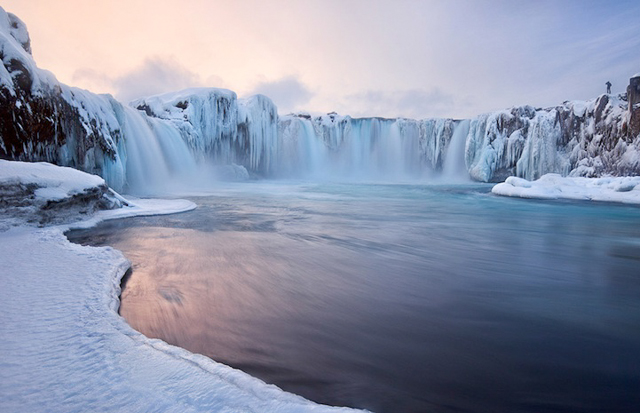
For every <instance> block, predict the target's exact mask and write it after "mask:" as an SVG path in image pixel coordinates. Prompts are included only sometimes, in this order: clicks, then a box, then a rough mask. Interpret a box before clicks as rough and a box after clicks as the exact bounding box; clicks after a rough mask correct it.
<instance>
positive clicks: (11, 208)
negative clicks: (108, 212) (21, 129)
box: [0, 160, 128, 229]
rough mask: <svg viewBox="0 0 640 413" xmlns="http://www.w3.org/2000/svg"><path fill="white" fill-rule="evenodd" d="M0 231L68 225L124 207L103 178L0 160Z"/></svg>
mask: <svg viewBox="0 0 640 413" xmlns="http://www.w3.org/2000/svg"><path fill="white" fill-rule="evenodd" d="M0 195H1V198H0V211H1V212H2V219H1V220H0V221H1V222H0V228H5V229H6V228H7V227H9V226H11V225H14V224H21V223H22V221H23V220H26V221H27V222H28V223H36V224H39V225H44V224H50V223H61V222H70V221H72V220H76V221H77V220H78V219H81V218H82V217H83V216H84V217H87V216H89V215H91V214H93V213H94V212H96V211H98V210H105V209H114V208H121V207H123V206H127V205H128V203H127V202H126V201H125V200H124V198H122V197H121V196H120V195H118V194H117V193H115V192H113V191H112V190H111V189H109V188H108V187H107V184H106V183H105V181H104V179H102V178H100V177H99V176H96V175H90V174H87V173H84V172H81V171H78V170H77V169H73V168H66V167H60V166H56V165H52V164H49V163H44V162H43V163H27V162H18V161H5V160H0Z"/></svg>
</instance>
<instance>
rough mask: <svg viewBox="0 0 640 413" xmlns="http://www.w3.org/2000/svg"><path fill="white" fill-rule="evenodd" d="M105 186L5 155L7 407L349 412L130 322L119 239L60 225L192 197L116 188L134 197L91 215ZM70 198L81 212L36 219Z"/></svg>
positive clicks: (1, 178) (1, 376) (164, 207)
mask: <svg viewBox="0 0 640 413" xmlns="http://www.w3.org/2000/svg"><path fill="white" fill-rule="evenodd" d="M16 168H18V169H20V171H19V173H16ZM103 183H104V181H103V180H102V179H101V178H97V177H95V176H92V175H87V174H84V173H82V172H78V171H75V170H72V169H69V168H58V167H54V166H51V165H48V164H20V163H6V162H2V164H0V188H2V191H3V193H5V192H7V191H9V192H11V193H14V194H16V197H14V198H11V199H13V201H12V202H13V203H12V204H9V203H8V202H6V201H5V199H9V197H7V198H4V197H3V203H2V204H0V208H1V209H2V211H1V212H2V218H3V219H2V221H3V225H2V226H1V227H0V262H2V267H3V271H2V272H0V283H1V285H2V286H3V288H2V291H1V293H0V294H2V303H1V305H2V308H3V311H2V315H1V316H0V317H1V319H0V337H2V340H0V354H2V358H1V359H0V394H2V397H0V411H3V412H38V411H65V412H74V411H77V412H85V411H105V412H106V411H131V412H138V411H139V412H142V411H145V412H148V411H162V412H169V411H175V412H192V411H216V412H302V411H309V412H310V411H313V412H321V411H351V410H350V409H343V408H333V407H327V406H320V405H317V404H314V403H312V402H310V401H307V400H305V399H303V398H301V397H299V396H296V395H293V394H289V393H285V392H283V391H281V390H280V389H278V388H277V387H275V386H270V385H267V384H265V383H263V382H262V381H260V380H258V379H255V378H253V377H250V376H249V375H247V374H245V373H243V372H241V371H238V370H235V369H232V368H230V367H228V366H225V365H222V364H219V363H216V362H214V361H212V360H210V359H209V358H206V357H204V356H199V355H195V354H192V353H190V352H188V351H186V350H183V349H181V348H177V347H174V346H170V345H168V344H166V343H165V342H163V341H160V340H152V339H148V338H147V337H145V336H143V335H142V334H140V333H138V332H136V331H134V330H133V329H132V328H131V327H130V326H129V325H128V324H127V323H126V322H125V321H124V320H123V319H122V318H121V317H120V316H119V315H118V313H117V310H118V305H119V300H118V296H119V294H120V279H121V277H122V276H123V274H124V273H125V271H126V270H127V268H128V267H129V262H128V261H127V259H126V258H125V257H124V256H123V255H122V254H121V253H120V252H119V251H116V250H114V249H113V248H108V247H107V248H93V247H83V246H80V245H76V244H72V243H70V242H69V241H68V240H67V239H66V237H65V236H64V231H66V230H68V229H70V228H77V227H87V226H91V225H95V224H96V223H98V222H100V221H102V220H105V219H113V218H120V217H125V216H134V215H150V214H163V213H175V212H181V211H187V210H190V209H193V208H194V207H195V205H194V204H193V203H191V202H189V201H184V200H167V201H161V200H136V201H134V202H132V203H131V202H127V201H126V200H124V199H121V198H119V197H118V196H117V195H116V194H113V193H110V192H109V194H110V195H108V196H110V197H112V199H116V200H118V201H119V202H120V203H125V202H126V203H128V204H130V205H131V206H124V207H123V206H120V207H118V205H115V204H109V205H106V207H114V206H115V207H116V208H115V209H108V210H102V211H97V212H94V210H95V208H97V209H100V208H98V207H96V204H95V202H97V201H96V200H99V199H101V197H102V196H103V195H105V194H107V193H108V191H107V190H105V188H102V184H103ZM89 195H90V196H89ZM89 198H91V199H89ZM70 200H73V202H71V201H70ZM65 201H69V202H65ZM52 202H53V203H52ZM114 202H115V201H114ZM65 205H66V206H73V208H72V209H73V211H75V212H74V213H77V215H76V217H77V216H84V217H85V218H86V219H85V220H83V221H76V222H71V223H69V222H66V223H64V224H62V225H56V226H46V225H49V224H47V223H43V222H42V221H41V220H40V217H41V215H39V213H38V211H40V210H42V209H47V208H53V207H54V206H55V207H56V208H58V212H59V213H60V214H61V215H64V207H65ZM102 207H105V205H103V206H102ZM78 208H79V209H78ZM78 211H79V212H78ZM67 219H68V220H71V219H72V218H71V215H69V216H68V217H67ZM43 225H44V227H43Z"/></svg>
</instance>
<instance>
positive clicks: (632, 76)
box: [631, 72, 640, 79]
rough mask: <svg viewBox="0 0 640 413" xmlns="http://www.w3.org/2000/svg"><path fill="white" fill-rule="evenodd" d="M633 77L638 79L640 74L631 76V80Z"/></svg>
mask: <svg viewBox="0 0 640 413" xmlns="http://www.w3.org/2000/svg"><path fill="white" fill-rule="evenodd" d="M634 77H640V72H638V73H636V74H635V75H633V76H631V79H633V78H634Z"/></svg>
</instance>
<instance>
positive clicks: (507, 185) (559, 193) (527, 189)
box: [491, 174, 640, 204]
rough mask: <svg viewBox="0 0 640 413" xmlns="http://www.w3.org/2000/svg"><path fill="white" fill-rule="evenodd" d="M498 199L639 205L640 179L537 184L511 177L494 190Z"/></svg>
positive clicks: (550, 177) (549, 179)
mask: <svg viewBox="0 0 640 413" xmlns="http://www.w3.org/2000/svg"><path fill="white" fill-rule="evenodd" d="M491 192H493V193H494V194H496V195H502V196H512V197H520V198H539V199H575V200H586V201H606V202H621V203H625V204H640V177H638V176H634V177H608V178H583V177H563V176H561V175H559V174H546V175H543V176H542V177H541V178H540V179H538V180H536V181H528V180H526V179H522V178H518V177H513V176H512V177H509V178H507V180H506V181H505V182H503V183H500V184H498V185H496V186H494V187H493V189H492V190H491Z"/></svg>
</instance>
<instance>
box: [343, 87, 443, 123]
mask: <svg viewBox="0 0 640 413" xmlns="http://www.w3.org/2000/svg"><path fill="white" fill-rule="evenodd" d="M344 106H345V108H351V109H350V110H349V112H350V113H351V114H352V115H354V116H376V114H377V115H379V114H385V116H392V117H406V118H413V119H423V118H432V117H439V116H447V114H448V113H450V112H451V110H452V109H453V108H454V107H455V101H454V98H453V96H452V95H449V94H446V93H444V92H442V91H441V90H440V89H438V88H432V89H431V90H428V91H427V90H424V89H406V90H395V91H381V90H369V91H365V92H361V93H356V94H352V95H349V96H347V97H346V102H345V104H344Z"/></svg>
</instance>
